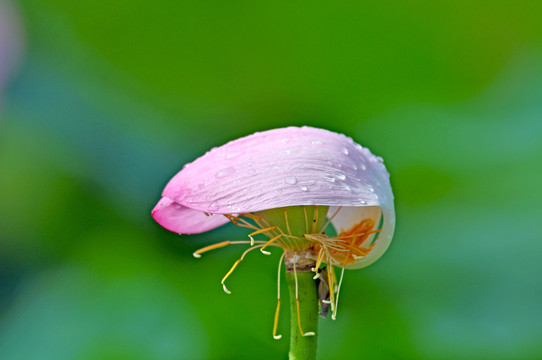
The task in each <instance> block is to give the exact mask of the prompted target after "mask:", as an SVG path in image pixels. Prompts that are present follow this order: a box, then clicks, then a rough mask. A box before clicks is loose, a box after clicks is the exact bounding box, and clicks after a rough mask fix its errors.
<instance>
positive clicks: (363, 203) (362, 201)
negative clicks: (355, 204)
mask: <svg viewBox="0 0 542 360" xmlns="http://www.w3.org/2000/svg"><path fill="white" fill-rule="evenodd" d="M359 203H360V204H362V205H365V204H367V201H365V200H360V201H359Z"/></svg>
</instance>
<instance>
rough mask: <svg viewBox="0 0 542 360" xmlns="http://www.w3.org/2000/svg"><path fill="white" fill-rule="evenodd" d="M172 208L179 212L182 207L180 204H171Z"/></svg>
mask: <svg viewBox="0 0 542 360" xmlns="http://www.w3.org/2000/svg"><path fill="white" fill-rule="evenodd" d="M173 207H174V208H175V209H177V210H181V209H182V208H183V206H182V205H181V204H177V203H173Z"/></svg>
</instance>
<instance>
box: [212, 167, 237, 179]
mask: <svg viewBox="0 0 542 360" xmlns="http://www.w3.org/2000/svg"><path fill="white" fill-rule="evenodd" d="M234 172H235V169H234V168H233V167H231V166H230V167H227V168H224V169H222V170H219V171H217V172H216V174H215V177H216V178H218V179H221V178H225V177H226V176H229V175H231V174H233V173H234Z"/></svg>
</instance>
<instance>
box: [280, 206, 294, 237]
mask: <svg viewBox="0 0 542 360" xmlns="http://www.w3.org/2000/svg"><path fill="white" fill-rule="evenodd" d="M282 211H284V220H285V221H286V229H287V230H288V234H290V235H292V230H290V223H289V222H288V211H286V208H282Z"/></svg>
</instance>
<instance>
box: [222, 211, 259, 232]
mask: <svg viewBox="0 0 542 360" xmlns="http://www.w3.org/2000/svg"><path fill="white" fill-rule="evenodd" d="M223 215H224V216H225V217H226V218H227V219H228V220H230V221H231V222H232V223H234V224H235V225H237V226H241V227H244V228H248V229H253V230H258V228H257V227H256V226H254V225H252V224H251V223H249V222H247V221H246V220H244V219H241V218H240V217H237V216H234V215H230V214H223Z"/></svg>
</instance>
